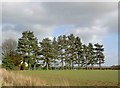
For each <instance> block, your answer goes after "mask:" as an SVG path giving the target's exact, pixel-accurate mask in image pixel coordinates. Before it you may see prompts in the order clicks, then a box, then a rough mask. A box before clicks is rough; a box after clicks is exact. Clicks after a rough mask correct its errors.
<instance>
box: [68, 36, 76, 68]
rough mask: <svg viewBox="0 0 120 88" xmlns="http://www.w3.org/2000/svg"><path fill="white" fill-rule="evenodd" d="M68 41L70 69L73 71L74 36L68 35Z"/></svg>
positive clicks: (74, 58)
mask: <svg viewBox="0 0 120 88" xmlns="http://www.w3.org/2000/svg"><path fill="white" fill-rule="evenodd" d="M68 39H69V57H70V60H71V65H72V69H74V64H75V63H76V62H75V61H76V46H75V36H74V35H73V34H70V35H69V36H68Z"/></svg>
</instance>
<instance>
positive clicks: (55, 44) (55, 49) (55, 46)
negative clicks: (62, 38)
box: [52, 37, 59, 69]
mask: <svg viewBox="0 0 120 88" xmlns="http://www.w3.org/2000/svg"><path fill="white" fill-rule="evenodd" d="M52 46H53V64H54V68H55V69H56V65H58V63H57V62H58V55H59V51H58V42H57V40H56V38H55V37H54V38H53V42H52Z"/></svg>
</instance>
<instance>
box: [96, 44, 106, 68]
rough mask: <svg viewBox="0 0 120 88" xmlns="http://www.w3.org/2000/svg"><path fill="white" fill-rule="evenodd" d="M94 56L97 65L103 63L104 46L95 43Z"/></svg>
mask: <svg viewBox="0 0 120 88" xmlns="http://www.w3.org/2000/svg"><path fill="white" fill-rule="evenodd" d="M95 47H96V48H95V51H96V52H95V54H96V55H95V58H96V62H97V64H98V65H99V67H100V68H101V64H102V63H104V57H105V56H104V54H103V51H104V48H103V45H100V44H98V43H97V44H95Z"/></svg>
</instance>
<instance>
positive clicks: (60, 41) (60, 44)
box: [57, 36, 65, 70]
mask: <svg viewBox="0 0 120 88" xmlns="http://www.w3.org/2000/svg"><path fill="white" fill-rule="evenodd" d="M57 41H58V50H59V55H58V58H59V60H60V63H61V69H62V70H63V69H64V52H65V51H64V48H63V44H64V42H63V37H62V36H58V39H57Z"/></svg>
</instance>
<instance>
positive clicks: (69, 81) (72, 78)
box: [19, 70, 118, 86]
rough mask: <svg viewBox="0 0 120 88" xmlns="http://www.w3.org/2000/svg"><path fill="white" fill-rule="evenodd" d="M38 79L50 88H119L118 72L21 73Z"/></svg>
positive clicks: (59, 71)
mask: <svg viewBox="0 0 120 88" xmlns="http://www.w3.org/2000/svg"><path fill="white" fill-rule="evenodd" d="M19 72H20V73H22V74H24V75H25V76H30V77H37V78H39V79H41V80H44V81H45V82H46V83H47V84H46V85H50V86H117V84H118V71H117V70H48V71H46V70H40V71H19Z"/></svg>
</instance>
